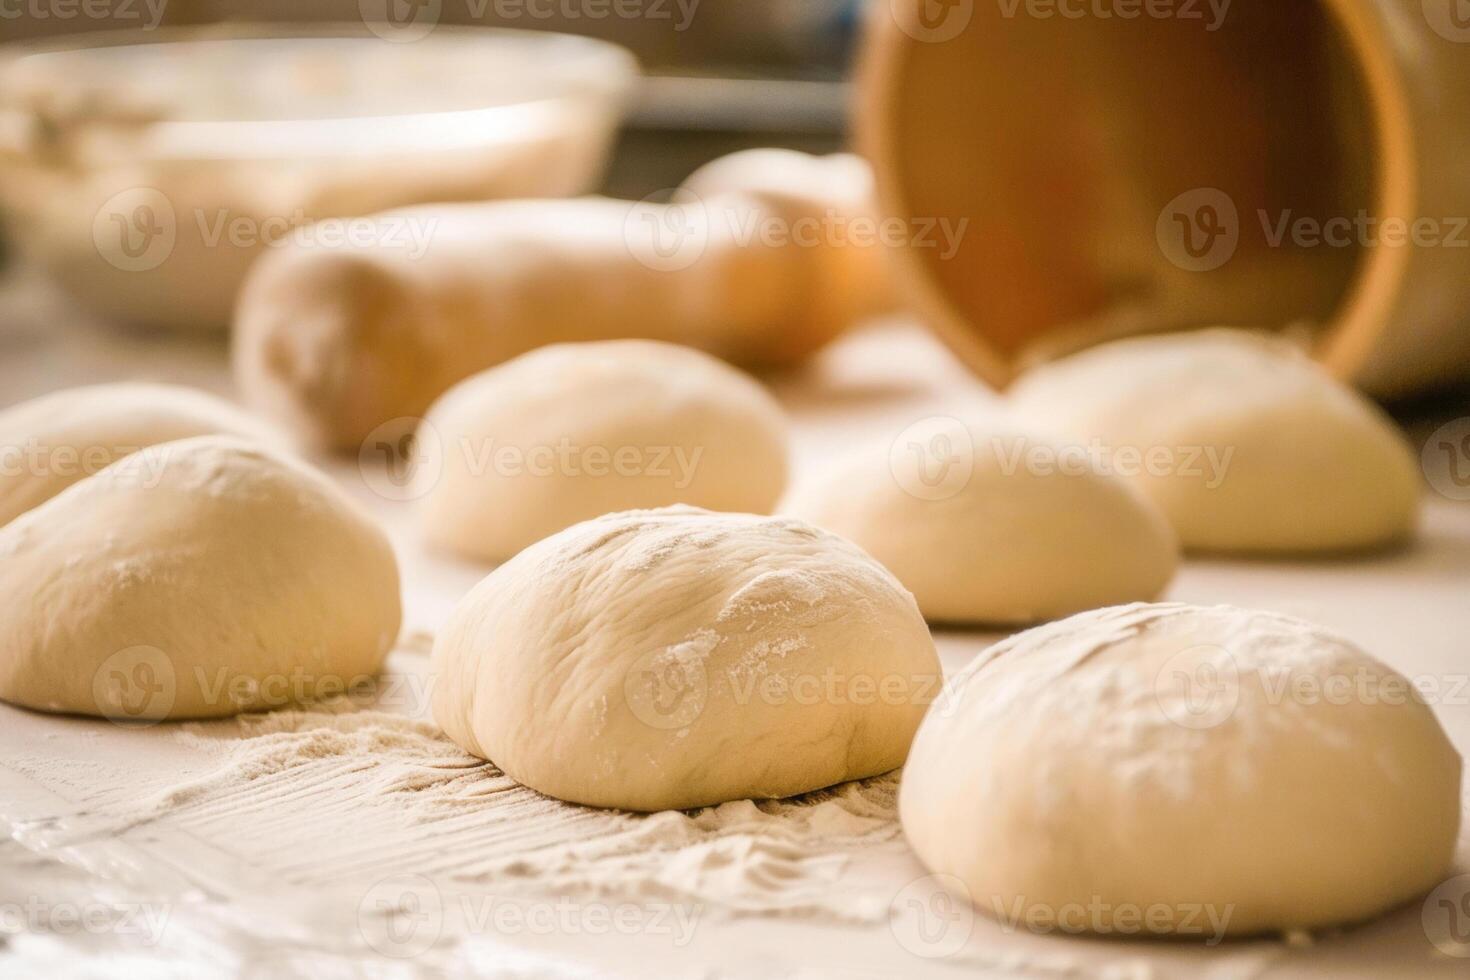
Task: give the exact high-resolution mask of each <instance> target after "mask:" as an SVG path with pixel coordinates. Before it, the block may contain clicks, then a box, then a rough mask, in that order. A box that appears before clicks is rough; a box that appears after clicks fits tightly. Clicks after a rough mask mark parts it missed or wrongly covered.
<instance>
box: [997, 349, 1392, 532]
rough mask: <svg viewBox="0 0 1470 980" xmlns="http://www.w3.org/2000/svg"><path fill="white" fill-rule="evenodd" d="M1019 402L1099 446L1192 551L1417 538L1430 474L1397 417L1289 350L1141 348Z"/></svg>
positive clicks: (1051, 378)
mask: <svg viewBox="0 0 1470 980" xmlns="http://www.w3.org/2000/svg"><path fill="white" fill-rule="evenodd" d="M1011 404H1012V405H1013V406H1014V408H1015V409H1016V411H1017V412H1018V413H1019V414H1020V415H1021V416H1022V417H1024V418H1025V420H1026V421H1027V422H1028V423H1032V424H1036V425H1041V426H1045V427H1048V428H1050V429H1052V430H1054V431H1055V432H1056V433H1057V434H1059V435H1061V436H1065V437H1068V438H1072V439H1076V440H1079V441H1080V442H1081V443H1082V444H1084V445H1092V446H1095V447H1096V448H1097V449H1098V450H1099V452H1101V453H1102V454H1103V456H1104V458H1106V459H1108V460H1109V461H1110V463H1111V465H1113V466H1114V467H1115V468H1116V470H1117V471H1118V472H1121V473H1124V474H1125V475H1127V476H1129V477H1130V478H1131V479H1133V480H1134V482H1135V483H1136V485H1137V486H1138V487H1139V489H1141V490H1142V491H1143V492H1144V493H1145V494H1147V495H1148V496H1149V497H1151V498H1153V500H1154V501H1155V502H1156V503H1158V505H1159V506H1160V507H1162V508H1163V510H1164V513H1165V514H1166V515H1167V516H1168V518H1169V520H1170V521H1171V522H1172V523H1173V525H1174V528H1175V530H1177V531H1178V532H1179V537H1180V539H1181V540H1182V541H1183V542H1184V546H1185V547H1186V548H1197V549H1202V550H1207V551H1225V552H1265V553H1271V552H1275V553H1293V552H1298V553H1300V552H1330V551H1345V550H1353V549H1361V548H1371V547H1376V546H1382V545H1388V544H1392V543H1394V542H1397V541H1399V540H1401V539H1403V538H1405V537H1407V536H1408V535H1410V534H1411V533H1412V532H1413V529H1414V525H1415V523H1416V518H1417V511H1418V500H1419V470H1418V466H1417V463H1416V460H1415V458H1414V455H1413V453H1412V452H1411V451H1410V449H1409V447H1408V446H1407V445H1406V444H1405V441H1404V439H1403V437H1402V436H1401V434H1400V433H1399V432H1398V431H1397V429H1395V427H1394V425H1393V423H1392V422H1391V421H1390V420H1389V418H1388V417H1387V416H1386V415H1385V414H1384V413H1383V412H1382V411H1380V410H1379V409H1378V408H1377V407H1375V406H1374V405H1373V404H1372V403H1371V402H1369V401H1368V400H1367V399H1365V398H1364V397H1363V396H1361V395H1359V394H1358V393H1357V392H1355V391H1353V390H1352V389H1350V388H1348V387H1346V386H1344V385H1342V384H1341V383H1339V382H1337V381H1335V380H1333V379H1332V378H1331V377H1329V376H1328V375H1327V374H1326V373H1325V372H1323V370H1322V369H1321V368H1319V367H1318V366H1317V365H1316V364H1314V363H1313V362H1312V361H1310V360H1309V359H1307V358H1306V357H1305V356H1304V355H1303V354H1301V353H1300V352H1299V351H1297V350H1296V349H1295V348H1293V347H1291V346H1290V345H1288V344H1286V343H1285V342H1282V341H1279V340H1273V339H1271V338H1269V337H1265V336H1260V335H1256V334H1250V333H1246V332H1243V331H1235V330H1203V331H1197V332H1193V333H1183V334H1168V335H1162V336H1156V337H1139V338H1133V339H1129V340H1120V341H1116V342H1113V343H1109V344H1103V345H1101V346H1099V347H1095V348H1092V349H1091V350H1087V351H1084V352H1082V353H1080V354H1074V355H1072V356H1071V357H1067V358H1064V359H1062V360H1060V361H1057V362H1055V363H1053V364H1049V365H1046V366H1043V367H1041V368H1038V369H1037V370H1035V371H1033V372H1031V373H1029V374H1027V375H1025V376H1024V377H1022V378H1021V380H1020V381H1018V382H1017V384H1016V386H1015V388H1014V389H1013V391H1012V394H1011Z"/></svg>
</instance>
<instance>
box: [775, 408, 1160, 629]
mask: <svg viewBox="0 0 1470 980" xmlns="http://www.w3.org/2000/svg"><path fill="white" fill-rule="evenodd" d="M786 509H787V510H789V511H790V512H791V513H793V514H795V515H797V516H798V517H801V518H803V519H804V520H808V521H811V522H812V523H813V524H816V525H818V526H820V527H823V528H825V529H827V530H828V531H831V532H833V533H835V534H839V535H841V536H842V537H845V538H847V539H848V540H850V541H852V542H854V543H855V544H857V545H858V546H860V547H861V548H863V549H864V550H865V551H867V552H868V554H870V555H872V556H873V557H874V558H876V559H878V561H880V562H881V563H882V564H883V565H884V566H885V567H886V568H888V570H889V571H891V572H893V574H894V575H896V576H897V577H898V580H899V581H900V582H902V583H903V584H904V585H905V586H906V587H907V588H908V589H910V590H911V591H912V592H913V593H914V598H915V599H917V600H918V602H919V608H920V609H921V610H922V611H923V613H924V615H925V617H926V618H928V619H929V620H930V621H936V622H975V623H995V624H1015V623H1032V622H1036V621H1038V620H1043V619H1055V618H1057V617H1059V616H1066V615H1070V614H1071V613H1074V612H1078V611H1080V610H1083V609H1093V608H1096V607H1098V606H1106V605H1114V604H1116V603H1120V602H1130V601H1134V600H1139V599H1153V598H1156V597H1157V596H1158V595H1159V593H1160V592H1162V591H1163V589H1164V588H1165V587H1166V586H1167V585H1168V584H1169V580H1170V579H1171V578H1172V577H1173V575H1174V569H1175V566H1176V565H1177V564H1178V552H1179V545H1178V542H1177V540H1176V539H1175V537H1174V532H1173V530H1171V529H1170V527H1169V524H1168V522H1167V521H1166V520H1165V519H1164V517H1163V515H1162V514H1160V513H1159V511H1158V509H1157V508H1156V507H1154V505H1153V504H1152V503H1151V502H1150V501H1149V500H1148V499H1147V498H1145V497H1143V496H1142V495H1141V494H1139V493H1138V491H1136V490H1135V489H1133V488H1132V487H1131V486H1129V485H1128V484H1127V483H1126V482H1125V481H1123V480H1121V479H1118V478H1117V477H1114V476H1111V475H1107V474H1104V473H1100V472H1098V471H1097V469H1096V468H1095V467H1094V466H1093V464H1092V463H1091V461H1090V460H1089V459H1088V458H1087V457H1086V455H1085V454H1082V453H1072V454H1070V455H1069V454H1068V453H1067V451H1066V447H1058V446H1054V445H1052V444H1051V443H1049V442H1048V441H1047V440H1045V439H1039V438H1036V437H1033V436H1031V435H1028V434H1026V433H1024V432H1023V431H1021V430H1019V429H1016V428H1014V427H1011V426H1009V425H1007V424H1006V423H1004V422H999V421H994V422H984V423H982V422H973V421H972V422H962V421H960V420H958V419H952V418H941V417H936V418H931V419H925V420H923V421H922V422H920V423H917V424H915V425H914V426H911V427H909V428H908V429H907V430H905V432H904V433H902V434H900V435H899V437H898V438H897V439H896V440H894V441H893V442H891V443H889V442H884V443H882V444H881V445H874V446H871V447H869V448H867V449H865V450H861V451H859V452H857V453H855V454H853V455H851V456H850V457H848V458H846V459H845V460H843V461H842V462H840V463H838V464H837V465H835V466H833V467H832V468H831V469H829V470H828V471H826V472H824V473H823V474H821V475H820V476H819V477H818V478H815V479H813V480H811V481H810V482H808V483H806V484H805V485H803V486H801V487H799V488H798V489H797V491H796V493H795V494H793V496H792V498H791V500H790V501H789V502H788V504H787V507H786Z"/></svg>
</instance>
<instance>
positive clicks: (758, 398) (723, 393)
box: [414, 340, 787, 561]
mask: <svg viewBox="0 0 1470 980" xmlns="http://www.w3.org/2000/svg"><path fill="white" fill-rule="evenodd" d="M418 443H419V453H420V456H419V462H418V467H417V470H416V477H415V479H416V482H415V485H414V492H415V494H416V495H418V496H420V497H421V506H420V516H421V518H422V526H423V530H424V534H425V536H426V537H427V538H428V540H429V542H430V543H431V544H432V545H434V546H436V547H439V548H443V549H446V550H449V551H455V552H459V553H461V554H464V555H467V556H471V557H476V558H481V559H485V560H488V561H501V560H504V559H506V558H509V557H510V556H512V555H514V554H515V553H516V552H518V551H520V550H521V549H522V548H524V547H525V546H526V545H528V544H530V543H531V542H533V541H537V540H539V539H541V538H544V537H546V536H547V535H548V534H553V533H555V532H557V531H560V530H561V529H562V528H565V527H567V526H569V525H572V524H575V523H577V522H578V521H582V520H586V519H588V518H591V517H596V516H598V515H599V514H606V513H611V512H613V511H620V510H632V509H635V508H645V507H662V506H665V505H669V504H675V503H688V504H693V505H697V506H700V507H708V508H710V509H712V510H726V511H748V512H753V513H767V512H769V511H770V510H771V509H772V508H773V507H774V506H775V504H776V501H777V500H778V499H779V497H780V496H781V492H782V490H783V489H784V488H785V486H786V453H787V445H786V422H785V417H784V415H783V414H782V412H781V409H780V406H778V405H777V404H776V401H775V399H773V398H772V397H771V396H770V394H768V393H767V392H766V390H765V389H764V388H762V387H761V386H760V385H759V384H758V383H757V382H756V381H754V380H753V379H751V378H749V377H747V376H745V375H743V374H741V373H740V372H739V371H736V370H735V369H734V368H732V367H729V366H728V365H726V364H725V363H723V362H722V361H719V360H717V359H715V358H714V357H711V356H709V355H708V354H703V353H701V352H699V351H695V350H692V349H690V348H687V347H679V346H676V345H673V344H665V343H659V342H656V341H637V340H619V341H609V342H605V343H589V344H556V345H552V346H549V347H544V348H541V349H540V350H536V351H533V352H531V353H529V354H526V355H524V356H522V357H518V358H516V359H515V360H513V361H510V362H508V363H506V364H504V365H501V366H500V367H497V368H493V369H491V370H489V371H486V372H484V373H482V374H478V375H476V376H474V377H473V378H470V379H469V380H467V381H464V382H462V383H461V384H459V385H458V386H456V387H455V388H453V389H452V390H450V391H449V392H448V393H447V394H445V395H444V397H443V398H441V399H440V400H439V401H438V402H437V403H436V404H435V405H434V407H433V408H432V409H430V411H429V414H428V418H427V424H426V425H425V426H424V427H422V428H421V430H420V436H419V440H418Z"/></svg>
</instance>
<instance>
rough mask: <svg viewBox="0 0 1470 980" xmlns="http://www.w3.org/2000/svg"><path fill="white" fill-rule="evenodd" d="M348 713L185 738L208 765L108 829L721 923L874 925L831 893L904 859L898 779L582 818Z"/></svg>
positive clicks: (252, 722) (315, 866) (121, 809)
mask: <svg viewBox="0 0 1470 980" xmlns="http://www.w3.org/2000/svg"><path fill="white" fill-rule="evenodd" d="M344 704H345V702H344ZM342 706H343V705H339V706H338V707H339V708H340V707H342ZM348 707H349V709H348V710H341V711H333V710H322V708H321V707H316V708H313V710H303V711H277V712H274V713H271V714H266V715H246V716H242V717H240V718H237V719H233V720H230V721H225V722H208V723H199V724H190V725H185V726H182V728H181V729H180V730H179V731H178V732H177V733H176V734H175V735H174V736H173V737H174V738H175V739H177V740H181V741H183V742H185V743H187V744H188V745H189V746H190V747H191V748H195V749H198V750H202V751H204V752H205V753H207V754H209V755H210V756H212V757H213V762H212V764H211V765H210V766H209V767H208V768H207V771H205V772H203V773H202V774H199V773H196V774H193V775H191V776H190V777H189V778H187V779H183V780H180V781H178V782H175V783H172V784H169V785H164V786H162V787H159V788H153V789H151V790H150V791H149V792H148V793H147V794H146V796H145V798H143V799H141V800H138V801H136V802H134V803H132V804H130V805H128V806H116V808H115V810H114V812H113V813H111V814H109V816H112V817H116V818H117V819H118V820H121V821H123V822H125V823H126V824H128V825H130V826H139V825H142V824H146V823H149V822H151V821H153V820H158V819H166V820H167V821H168V822H169V823H170V824H172V825H174V826H177V827H179V828H181V829H183V830H185V831H188V832H190V833H192V834H194V835H195V836H197V837H200V838H202V839H205V840H208V841H210V842H211V843H213V844H214V845H215V846H217V847H219V848H221V849H223V850H226V851H227V852H231V853H233V854H234V855H236V856H237V857H238V858H239V859H241V860H242V861H244V862H246V863H247V864H249V865H251V866H252V867H254V868H255V869H256V870H258V871H260V872H261V873H263V874H267V875H270V876H272V877H276V878H279V879H281V880H283V881H284V882H286V883H289V884H291V885H295V886H318V885H320V886H327V885H335V884H350V883H353V882H356V881H361V880H372V879H375V878H377V879H380V878H383V877H386V876H390V875H395V874H415V875H424V876H426V877H428V878H431V879H433V880H435V881H441V880H442V881H450V882H457V883H463V884H464V885H465V886H466V887H473V886H476V885H480V886H493V888H494V889H495V890H496V891H497V892H515V893H525V894H538V893H556V894H558V895H561V894H573V895H575V894H583V895H596V896H600V897H604V898H614V899H623V900H627V899H640V898H641V899H648V898H659V899H664V900H670V901H675V900H684V901H692V902H699V903H705V904H707V905H708V906H710V907H711V908H718V909H723V910H726V911H728V912H733V913H754V914H765V913H775V912H795V913H804V914H817V915H825V916H828V917H835V918H838V919H844V920H863V921H874V920H877V919H881V917H882V916H883V914H884V913H885V910H886V906H887V897H888V896H887V895H886V894H878V893H874V894H871V895H869V894H865V893H863V892H862V890H861V889H852V888H848V887H843V888H837V887H834V885H835V884H836V883H837V881H838V879H839V877H840V876H841V874H842V872H843V870H844V868H845V867H846V865H847V862H848V860H849V858H850V856H852V854H853V852H854V850H855V849H864V848H883V849H888V850H900V849H901V848H902V843H901V836H900V832H899V828H898V824H897V820H896V802H895V797H896V791H897V786H898V779H897V776H895V775H889V776H884V777H879V778H876V779H871V780H865V781H862V782H858V783H848V784H845V785H843V786H839V787H836V788H834V789H830V790H824V791H821V792H817V793H812V794H808V795H807V796H805V797H800V798H797V799H794V800H782V801H761V802H753V801H749V800H742V801H736V802H732V803H726V804H723V805H720V806H716V807H707V808H704V809H701V810H695V811H690V812H682V811H665V812H662V813H653V814H633V813H623V812H617V811H605V810H595V809H590V808H587V807H581V806H575V805H572V804H566V803H562V802H560V801H557V800H553V799H550V798H548V797H545V796H542V795H540V794H539V793H536V792H534V791H532V790H529V789H526V788H525V787H522V786H520V785H518V784H517V783H515V782H514V781H513V780H511V779H510V778H509V777H507V776H505V775H504V774H503V773H501V772H500V770H498V769H497V768H496V767H495V766H493V765H491V764H489V763H485V762H482V761H481V760H479V759H476V758H474V757H473V756H470V755H467V754H466V753H464V752H463V751H461V750H460V749H459V747H458V746H456V745H455V744H454V743H452V742H450V741H449V740H448V739H446V738H445V737H444V736H443V735H442V734H440V733H439V731H438V729H437V728H435V727H434V726H433V725H431V724H428V723H426V722H423V721H418V720H414V719H412V718H408V717H403V716H398V715H393V714H387V713H384V712H380V711H373V710H350V706H348Z"/></svg>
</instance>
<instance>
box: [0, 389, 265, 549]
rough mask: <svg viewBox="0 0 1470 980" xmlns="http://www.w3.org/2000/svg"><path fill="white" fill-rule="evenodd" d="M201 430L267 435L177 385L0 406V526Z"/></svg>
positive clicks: (76, 392) (77, 392) (74, 392)
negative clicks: (148, 449)
mask: <svg viewBox="0 0 1470 980" xmlns="http://www.w3.org/2000/svg"><path fill="white" fill-rule="evenodd" d="M203 435H236V436H242V437H245V438H250V439H259V440H267V439H270V438H272V434H271V433H270V431H269V430H268V429H267V428H266V427H265V426H264V425H262V424H261V423H259V422H257V421H256V420H255V419H253V418H251V417H250V416H249V415H247V414H246V413H245V412H243V411H241V410H240V409H238V408H236V407H235V406H233V405H231V404H230V403H229V402H226V401H224V400H223V399H220V398H216V397H215V396H213V395H210V394H207V393H206V392H203V391H197V390H195V389H193V388H184V387H181V386H179V385H163V384H147V383H141V382H123V383H118V384H102V385H89V386H87V387H83V388H68V389H66V390H64V391H57V392H53V393H51V394H49V395H43V396H41V397H40V398H33V399H31V400H30V401H27V402H22V403H20V404H19V405H14V406H11V407H10V408H7V409H5V410H4V411H0V525H4V524H7V523H9V522H10V521H11V520H14V519H15V518H16V517H17V516H18V515H20V514H23V513H25V512H26V511H28V510H30V509H31V508H32V507H35V506H36V505H38V504H40V503H42V502H44V501H46V500H49V499H51V498H52V497H54V496H56V495H57V494H58V493H60V492H61V491H63V490H65V489H66V488H67V487H69V486H71V485H72V484H73V483H75V482H77V481H78V480H80V479H83V478H84V477H87V476H91V475H92V474H94V473H97V472H98V471H100V470H102V469H103V468H105V467H106V466H108V465H110V464H112V463H114V462H116V461H117V460H118V459H121V458H122V457H123V456H125V455H127V454H128V453H131V452H136V451H137V450H139V449H142V448H144V447H145V446H153V445H157V444H158V443H161V442H172V441H174V440H176V439H187V438H189V437H191V436H203Z"/></svg>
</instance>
